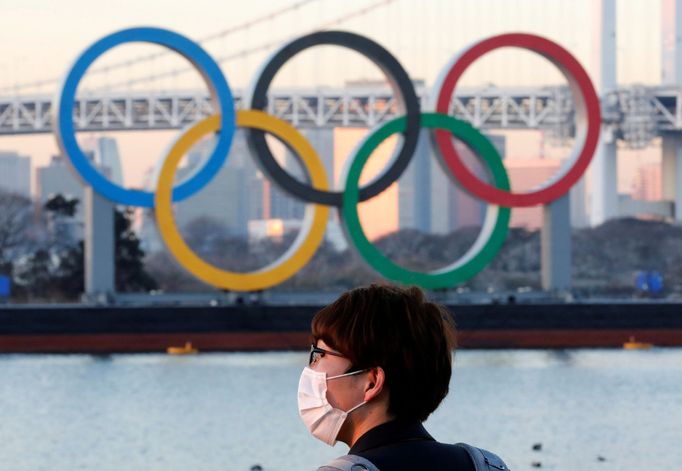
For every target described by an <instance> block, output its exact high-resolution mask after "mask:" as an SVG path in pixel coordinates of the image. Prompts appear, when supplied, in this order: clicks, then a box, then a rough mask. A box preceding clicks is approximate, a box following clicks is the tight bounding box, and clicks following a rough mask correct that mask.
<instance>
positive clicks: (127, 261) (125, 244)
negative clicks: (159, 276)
mask: <svg viewBox="0 0 682 471" xmlns="http://www.w3.org/2000/svg"><path fill="white" fill-rule="evenodd" d="M133 216H134V211H133V210H132V209H130V208H126V209H125V210H118V209H117V210H115V213H114V218H115V219H114V231H115V236H114V240H115V254H116V259H115V267H116V291H120V292H126V291H150V290H153V289H157V283H156V281H155V280H154V278H152V276H151V275H150V274H149V273H148V272H147V271H146V270H145V268H144V264H143V262H142V261H143V259H144V250H142V248H141V247H140V239H139V238H138V237H137V234H135V231H133V230H132V221H133ZM81 266H82V264H81Z"/></svg>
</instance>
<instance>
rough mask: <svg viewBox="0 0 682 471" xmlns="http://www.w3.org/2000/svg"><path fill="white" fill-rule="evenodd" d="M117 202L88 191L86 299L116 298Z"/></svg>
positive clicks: (99, 300)
mask: <svg viewBox="0 0 682 471" xmlns="http://www.w3.org/2000/svg"><path fill="white" fill-rule="evenodd" d="M114 247H115V246H114V203H112V202H111V201H109V200H108V199H106V198H104V197H103V196H102V195H100V194H99V193H97V192H96V191H94V190H93V189H92V187H87V188H86V189H85V295H84V298H85V299H89V300H91V301H93V302H95V303H97V304H106V303H107V300H108V299H110V298H111V296H113V294H114V292H115V290H116V287H115V278H114V274H115V272H114V269H115V268H114V257H115V253H114Z"/></svg>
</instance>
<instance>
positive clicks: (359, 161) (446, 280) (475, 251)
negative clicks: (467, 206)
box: [341, 113, 511, 289]
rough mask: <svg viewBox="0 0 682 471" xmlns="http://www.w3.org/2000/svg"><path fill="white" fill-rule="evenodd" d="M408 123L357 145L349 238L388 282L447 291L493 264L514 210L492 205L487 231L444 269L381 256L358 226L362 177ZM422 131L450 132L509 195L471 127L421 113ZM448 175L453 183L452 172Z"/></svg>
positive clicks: (347, 211) (348, 188)
mask: <svg viewBox="0 0 682 471" xmlns="http://www.w3.org/2000/svg"><path fill="white" fill-rule="evenodd" d="M406 122H407V120H406V118H405V117H401V118H396V119H393V120H391V121H389V122H387V123H385V124H383V125H382V126H381V127H379V128H378V129H377V130H376V131H374V132H373V133H372V134H370V135H369V136H367V138H366V139H365V140H364V141H363V142H361V143H360V144H359V146H358V150H357V152H356V153H355V157H354V158H353V159H352V163H351V165H350V168H349V169H348V171H347V174H346V179H345V181H346V184H345V190H344V192H343V206H342V209H341V219H342V221H343V226H344V229H345V232H346V236H347V237H348V239H349V240H350V241H351V242H352V243H353V245H355V247H356V249H357V250H358V252H359V253H360V255H361V256H362V258H364V259H365V261H366V262H367V263H368V264H369V265H370V266H371V267H372V268H374V269H375V270H376V271H378V272H379V273H380V274H381V275H383V276H384V277H385V278H387V279H389V280H392V281H396V282H398V283H402V284H410V285H418V286H421V287H422V288H426V289H438V288H448V287H451V286H455V285H457V284H460V283H463V282H465V281H467V280H469V279H470V278H472V277H473V276H475V275H476V274H477V273H478V272H480V271H481V270H483V268H485V266H486V265H487V264H488V263H489V262H490V261H491V260H492V259H493V258H495V255H497V253H498V252H499V251H500V249H501V248H502V244H503V243H504V240H505V238H506V237H507V230H508V229H509V219H510V217H511V210H510V209H509V208H504V207H500V206H497V205H488V208H487V210H486V217H485V221H484V223H483V230H482V231H481V233H480V234H479V236H478V238H477V239H476V242H474V245H473V246H472V247H471V248H470V249H469V250H468V251H467V252H466V253H465V254H464V255H463V256H462V257H460V258H459V259H458V260H456V261H455V262H453V263H452V264H450V265H448V266H446V267H445V268H441V269H438V270H434V271H430V272H426V273H423V272H417V271H412V270H408V269H406V268H403V267H401V266H398V265H396V264H395V263H394V262H393V261H392V260H390V259H389V258H388V257H386V256H385V255H384V254H382V253H381V252H380V251H379V249H377V247H376V246H375V245H374V244H372V243H371V242H370V241H369V240H368V239H367V237H366V236H365V233H364V231H363V229H362V226H361V225H360V217H359V215H358V200H359V189H358V188H359V181H360V175H361V174H362V169H363V168H364V166H365V164H366V163H367V160H369V157H370V156H371V155H372V152H373V151H374V150H375V149H376V148H377V147H378V146H379V145H380V144H381V143H382V142H383V141H384V140H385V139H386V138H388V137H389V136H391V135H393V134H396V133H401V132H404V131H405V126H406ZM421 125H422V126H423V127H426V128H429V129H445V130H448V131H450V132H451V133H452V135H453V136H455V137H456V138H458V139H459V140H461V141H462V142H464V143H465V144H466V145H467V146H468V147H469V148H470V149H471V150H473V151H474V153H475V154H476V155H477V156H478V158H479V160H481V162H482V163H483V164H485V166H486V167H487V168H488V170H489V171H490V174H491V176H492V179H493V181H494V183H495V186H496V187H497V188H499V189H501V190H509V189H510V186H509V177H508V176H507V172H506V170H505V168H504V165H503V164H502V159H501V158H500V155H499V153H498V152H497V150H496V149H495V146H493V145H492V143H491V142H490V141H489V140H488V139H487V138H486V137H485V136H483V135H482V134H481V133H480V132H478V131H477V130H476V129H475V128H473V127H472V126H471V125H470V124H469V123H466V122H464V121H461V120H459V119H456V118H453V117H451V116H447V115H444V114H440V113H422V114H421ZM447 173H448V175H450V178H452V179H453V180H454V176H453V175H452V174H451V172H447Z"/></svg>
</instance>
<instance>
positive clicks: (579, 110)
mask: <svg viewBox="0 0 682 471" xmlns="http://www.w3.org/2000/svg"><path fill="white" fill-rule="evenodd" d="M500 47H520V48H522V49H528V50H530V51H533V52H536V53H538V54H540V55H541V56H543V57H544V58H546V59H547V60H549V61H550V62H552V63H553V64H554V65H555V66H557V67H558V68H559V69H560V70H561V72H562V73H563V74H564V76H565V77H566V79H567V80H568V83H569V86H570V88H571V91H572V92H573V96H574V101H575V109H576V128H577V129H578V133H577V135H578V136H579V135H580V134H581V133H580V131H581V129H584V128H585V124H584V123H585V121H587V125H586V126H587V130H586V132H585V139H584V142H583V144H582V149H581V150H580V154H579V156H578V158H577V159H575V161H574V163H573V165H572V166H571V167H570V169H569V170H568V171H567V172H566V173H565V174H564V175H563V176H562V177H561V178H559V179H558V180H557V181H556V182H554V183H552V184H551V185H549V186H546V187H544V188H541V189H539V190H536V191H531V192H529V193H513V192H511V191H504V190H500V189H498V188H495V187H494V186H491V185H489V184H487V183H485V182H483V181H481V180H480V179H479V178H478V177H477V176H476V175H475V174H474V173H472V172H471V171H470V170H469V168H468V167H467V166H466V165H465V164H464V163H463V162H462V159H461V157H460V156H459V154H458V153H457V151H456V150H455V146H454V145H453V143H452V140H451V135H450V133H449V132H447V131H443V130H440V129H439V130H436V131H435V134H436V143H437V148H438V149H439V150H440V153H441V154H442V157H443V159H444V161H445V164H446V165H447V166H448V168H449V169H450V171H451V172H452V173H453V174H454V175H455V177H456V178H457V180H458V181H459V182H460V183H461V185H462V186H463V187H464V188H465V189H466V190H467V191H469V192H470V193H471V194H473V195H474V196H476V197H478V198H480V199H482V200H485V201H487V202H488V203H491V204H497V205H500V206H505V207H519V206H536V205H541V204H547V203H550V202H552V201H554V200H555V199H557V198H559V197H561V196H562V195H564V194H566V193H567V192H568V190H569V189H570V188H571V187H572V186H573V185H574V184H575V183H576V182H577V181H578V180H579V179H580V177H581V176H582V174H583V173H584V172H585V170H586V169H587V166H588V165H589V164H590V161H591V160H592V156H593V155H594V151H595V149H596V147H597V142H598V141H599V132H600V128H601V111H600V107H599V98H598V97H597V93H596V92H595V90H594V86H593V85H592V81H591V80H590V78H589V76H588V75H587V72H585V69H583V67H582V66H581V65H580V63H579V62H578V61H577V60H576V58H575V57H573V56H572V55H571V53H569V52H568V51H567V50H566V49H564V48H563V47H561V46H559V45H558V44H556V43H555V42H553V41H550V40H549V39H545V38H543V37H540V36H535V35H533V34H524V33H510V34H501V35H499V36H493V37H491V38H488V39H484V40H483V41H480V42H478V43H476V44H474V45H472V46H470V47H469V48H467V49H465V50H464V51H463V52H462V53H460V55H459V56H458V57H455V58H454V59H453V61H454V63H452V62H451V63H452V65H451V66H450V65H449V67H450V70H448V72H447V75H445V77H444V78H443V80H442V82H441V85H440V87H441V88H440V91H439V92H438V94H437V97H438V101H437V102H436V112H438V113H445V114H447V113H448V111H449V105H450V100H451V98H452V95H453V93H454V90H455V86H456V85H457V81H458V80H459V79H460V77H461V76H462V74H463V73H464V71H465V70H466V69H467V67H469V65H471V63H472V62H474V61H475V60H476V59H478V58H479V57H481V56H482V55H484V54H486V53H488V52H490V51H492V50H493V49H498V48H500ZM437 87H438V84H437V85H436V89H437ZM577 92H579V93H577ZM576 145H578V146H579V145H580V143H578V142H577V143H576Z"/></svg>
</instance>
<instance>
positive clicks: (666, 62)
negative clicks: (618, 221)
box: [661, 0, 682, 223]
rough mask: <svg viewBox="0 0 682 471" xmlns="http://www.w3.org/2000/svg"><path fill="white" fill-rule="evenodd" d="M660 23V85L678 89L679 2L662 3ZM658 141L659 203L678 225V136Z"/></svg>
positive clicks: (681, 145)
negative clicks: (665, 203) (669, 206)
mask: <svg viewBox="0 0 682 471" xmlns="http://www.w3.org/2000/svg"><path fill="white" fill-rule="evenodd" d="M661 20H662V21H661V36H662V37H661V84H662V85H671V86H674V87H682V0H662V4H661ZM678 119H680V118H679V117H678ZM661 140H662V155H661V165H662V167H663V168H662V171H661V176H662V179H663V181H662V187H663V199H664V200H666V201H672V203H673V205H672V209H673V211H672V217H673V219H674V220H675V221H676V222H678V223H681V222H682V136H681V135H680V134H679V133H667V134H663V135H662V138H661Z"/></svg>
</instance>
